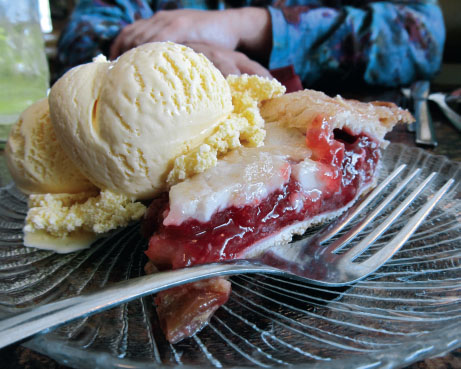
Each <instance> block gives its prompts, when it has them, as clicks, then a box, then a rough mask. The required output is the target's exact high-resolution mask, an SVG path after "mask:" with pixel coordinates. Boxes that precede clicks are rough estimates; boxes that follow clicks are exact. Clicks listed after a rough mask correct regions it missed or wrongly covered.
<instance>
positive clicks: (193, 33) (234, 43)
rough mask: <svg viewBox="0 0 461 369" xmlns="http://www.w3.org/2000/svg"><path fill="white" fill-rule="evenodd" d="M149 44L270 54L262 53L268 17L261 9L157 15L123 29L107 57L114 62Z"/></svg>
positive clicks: (267, 42)
mask: <svg viewBox="0 0 461 369" xmlns="http://www.w3.org/2000/svg"><path fill="white" fill-rule="evenodd" d="M152 41H173V42H177V43H181V44H186V43H207V44H212V45H216V46H219V47H223V48H227V49H230V50H235V49H236V48H238V47H240V48H242V50H244V51H247V50H248V51H249V52H250V53H253V54H258V53H260V52H267V53H269V51H270V50H264V49H265V48H269V49H270V42H271V24H270V15H269V12H268V10H266V9H263V8H240V9H229V10H224V11H203V10H186V9H178V10H168V11H159V12H157V13H156V14H154V15H153V16H152V17H150V18H147V19H140V20H137V21H136V22H134V23H132V24H130V25H127V26H126V27H124V28H123V29H122V31H121V32H120V33H119V35H118V36H117V37H116V38H115V40H114V42H113V43H112V46H111V49H110V55H109V57H110V59H115V58H116V57H118V56H119V55H121V54H122V53H124V52H125V51H127V50H129V49H131V48H133V47H136V46H139V45H141V44H144V43H146V42H152Z"/></svg>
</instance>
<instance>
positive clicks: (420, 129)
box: [415, 99, 437, 146]
mask: <svg viewBox="0 0 461 369" xmlns="http://www.w3.org/2000/svg"><path fill="white" fill-rule="evenodd" d="M415 118H416V122H417V123H416V143H417V144H419V145H428V146H437V139H436V137H435V132H434V126H433V124H432V117H431V114H430V112H429V106H428V104H427V100H426V99H421V100H416V101H415Z"/></svg>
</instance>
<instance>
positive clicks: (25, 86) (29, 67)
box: [0, 0, 49, 144]
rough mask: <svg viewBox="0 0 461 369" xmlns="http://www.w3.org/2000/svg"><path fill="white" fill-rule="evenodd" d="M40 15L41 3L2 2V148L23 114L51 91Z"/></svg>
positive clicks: (0, 97)
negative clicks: (14, 124)
mask: <svg viewBox="0 0 461 369" xmlns="http://www.w3.org/2000/svg"><path fill="white" fill-rule="evenodd" d="M38 14H39V13H38V1H37V0H0V144H1V143H2V142H3V143H4V142H5V141H6V139H7V137H8V132H9V130H10V127H11V125H12V124H13V123H15V122H16V120H17V118H18V116H19V114H21V112H22V111H23V110H24V109H26V108H27V107H28V106H29V105H31V104H32V103H33V102H35V101H37V100H39V99H40V98H42V97H44V96H46V93H47V90H48V88H49V68H48V62H47V59H46V54H45V45H44V41H43V36H42V31H41V28H40V22H39V15H38Z"/></svg>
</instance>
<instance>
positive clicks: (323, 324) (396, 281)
mask: <svg viewBox="0 0 461 369" xmlns="http://www.w3.org/2000/svg"><path fill="white" fill-rule="evenodd" d="M401 163H406V164H408V167H409V168H408V170H411V169H412V168H415V167H421V168H422V169H423V172H424V173H423V174H427V173H430V172H432V171H436V172H438V173H439V175H438V176H437V178H436V179H435V180H434V181H433V182H432V187H431V188H429V189H428V190H427V191H425V193H424V194H423V195H422V196H420V197H419V199H418V201H419V203H420V204H421V203H424V202H425V201H426V199H427V197H428V196H431V195H432V194H433V192H434V191H435V190H436V189H437V188H438V187H439V186H440V183H442V182H443V181H444V180H446V179H448V178H450V177H454V178H455V180H456V182H455V185H454V186H453V188H452V189H451V191H450V193H449V195H448V196H447V197H446V198H445V199H444V200H443V201H442V202H441V203H440V204H439V205H438V207H437V208H436V209H435V210H434V211H433V212H432V213H431V214H430V216H429V217H428V219H427V220H426V221H425V222H424V224H423V225H422V226H421V227H420V228H419V230H418V231H417V232H416V233H415V234H414V235H413V236H412V238H411V239H410V240H409V242H407V244H406V245H405V246H404V248H403V249H402V250H401V251H400V252H399V253H398V254H397V255H395V256H394V258H393V259H391V260H390V261H389V262H388V263H387V264H386V265H384V266H383V267H382V268H380V269H379V270H378V271H377V272H376V273H375V274H373V275H371V276H370V277H368V278H367V279H366V280H364V281H362V282H359V283H357V284H355V285H353V286H351V287H350V288H343V289H335V290H332V289H325V288H319V287H312V286H308V285H303V284H300V283H299V282H294V281H290V280H287V279H282V278H278V277H272V276H263V275H256V276H247V275H246V276H236V277H233V278H232V284H233V291H232V295H231V298H230V300H229V302H228V303H227V304H226V305H225V306H223V307H222V308H220V309H219V310H218V312H217V313H216V315H215V316H214V317H213V318H212V320H211V322H210V324H209V325H208V326H207V327H205V328H204V329H203V330H202V331H201V332H200V333H199V334H198V335H196V336H195V337H193V338H190V339H187V340H185V341H183V342H180V343H178V344H176V345H170V344H169V343H168V342H166V341H165V339H164V338H163V335H162V334H161V332H160V330H159V328H158V322H157V320H156V316H155V311H154V309H153V299H152V296H148V297H146V298H143V299H138V300H136V301H133V302H130V303H128V304H124V305H122V306H119V307H117V308H113V309H111V310H109V311H107V312H103V313H99V314H97V315H94V316H91V317H87V318H84V319H80V320H78V321H75V322H74V323H71V324H68V325H65V326H63V327H61V328H59V329H57V330H56V331H54V332H51V333H49V334H46V335H42V336H39V337H36V338H35V339H33V340H31V341H29V342H28V343H27V346H29V347H31V348H33V349H35V350H37V351H40V352H42V353H44V354H46V355H49V356H51V357H53V358H54V359H56V360H58V361H60V362H61V363H64V364H67V365H70V366H73V367H82V368H89V367H101V368H106V367H107V368H108V367H114V366H115V367H126V366H127V365H129V367H133V368H136V367H160V366H163V365H165V366H168V367H171V366H176V365H177V366H179V365H185V366H188V367H201V368H205V367H237V366H238V367H259V366H261V367H268V366H272V367H281V366H286V365H290V364H291V365H293V366H294V367H298V366H299V367H301V366H302V367H303V368H338V367H346V366H348V367H358V366H363V367H367V368H375V367H386V368H392V367H401V366H405V365H408V364H410V363H412V362H414V361H416V360H420V359H423V358H426V357H430V356H434V355H437V354H440V353H443V352H445V351H448V350H451V349H454V348H455V347H457V346H460V345H461V319H460V318H461V293H460V290H461V222H460V220H461V219H460V218H461V197H460V195H461V193H460V192H461V191H460V183H461V181H460V178H461V171H460V169H461V165H460V164H459V163H454V162H450V161H449V160H448V159H446V158H444V157H440V156H433V155H430V154H428V153H426V152H424V151H422V150H419V149H415V148H408V147H406V146H403V145H395V144H392V145H390V146H389V148H388V149H387V150H386V151H385V153H384V165H383V168H382V171H381V176H386V175H387V174H388V173H389V172H390V171H391V170H392V169H393V168H395V167H396V166H398V165H400V164H401ZM421 177H424V176H421ZM417 183H418V181H415V185H416V184H417ZM413 212H414V207H413V208H411V209H409V210H408V211H407V212H406V213H405V214H404V215H403V218H402V219H401V220H400V221H399V222H400V223H401V224H402V223H405V221H406V219H408V217H409V216H410V215H411V214H412V213H413ZM25 214H26V198H25V196H24V195H22V194H21V193H20V192H19V191H18V190H17V189H16V188H15V187H13V186H12V185H10V186H7V187H5V188H3V189H2V190H1V193H0V286H1V288H0V314H1V315H2V316H8V315H11V314H15V313H18V312H20V311H23V310H24V309H28V308H31V307H34V306H37V305H39V304H44V303H47V302H49V301H52V300H55V299H58V298H63V297H67V296H72V295H76V294H80V293H83V292H87V291H93V290H97V289H99V288H101V287H102V286H104V285H106V284H109V283H112V282H116V281H120V280H123V279H127V278H131V277H135V276H138V275H140V274H142V273H143V266H144V263H145V262H146V258H145V256H144V254H143V252H142V251H143V250H144V249H145V247H146V241H145V240H143V239H142V238H141V237H140V236H139V230H138V226H137V225H133V226H131V227H129V228H127V229H123V230H120V231H118V232H116V233H115V234H113V235H112V236H110V237H109V238H107V239H104V240H99V241H98V242H97V243H96V244H95V245H94V246H93V247H92V248H91V249H88V250H84V251H81V252H77V253H72V254H66V255H59V254H54V253H52V252H49V251H43V250H36V249H32V248H25V247H23V246H22V233H21V228H22V225H23V221H24V216H25ZM371 228H373V227H371ZM392 232H393V230H392V229H391V230H390V233H392ZM365 233H366V232H365ZM387 237H389V235H384V237H383V238H382V239H381V240H380V241H379V242H381V243H382V242H385V241H386V238H387ZM379 242H378V246H379Z"/></svg>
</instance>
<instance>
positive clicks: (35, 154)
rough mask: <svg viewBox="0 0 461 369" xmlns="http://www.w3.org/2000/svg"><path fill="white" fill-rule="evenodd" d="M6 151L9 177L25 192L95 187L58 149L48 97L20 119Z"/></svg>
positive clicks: (79, 190) (82, 189) (66, 190)
mask: <svg viewBox="0 0 461 369" xmlns="http://www.w3.org/2000/svg"><path fill="white" fill-rule="evenodd" d="M5 150H6V159H7V164H8V168H9V171H10V173H11V176H12V177H13V180H14V182H15V183H16V186H18V188H19V189H20V190H21V191H23V192H24V193H27V194H31V193H78V192H84V191H89V190H93V189H94V188H95V186H94V185H93V184H92V183H91V182H90V181H89V180H88V179H87V178H86V177H85V176H84V175H83V174H82V173H81V172H80V170H79V169H78V168H77V166H76V165H74V163H73V162H72V161H71V160H70V159H69V157H68V156H67V154H66V153H65V152H64V150H63V149H62V148H61V145H60V144H59V142H58V139H57V138H56V134H55V132H54V129H53V126H52V124H51V120H50V112H49V108H48V99H47V98H44V99H41V100H39V101H37V102H35V103H34V104H32V105H31V106H30V107H29V108H27V109H26V110H25V111H24V112H23V113H22V114H21V115H20V116H19V119H18V121H17V122H16V124H15V125H14V126H13V127H12V130H11V132H10V135H9V138H8V143H7V145H6V148H5Z"/></svg>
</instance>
